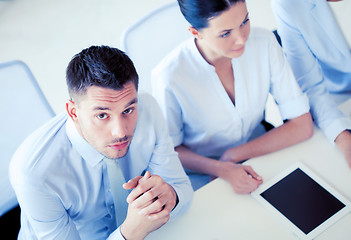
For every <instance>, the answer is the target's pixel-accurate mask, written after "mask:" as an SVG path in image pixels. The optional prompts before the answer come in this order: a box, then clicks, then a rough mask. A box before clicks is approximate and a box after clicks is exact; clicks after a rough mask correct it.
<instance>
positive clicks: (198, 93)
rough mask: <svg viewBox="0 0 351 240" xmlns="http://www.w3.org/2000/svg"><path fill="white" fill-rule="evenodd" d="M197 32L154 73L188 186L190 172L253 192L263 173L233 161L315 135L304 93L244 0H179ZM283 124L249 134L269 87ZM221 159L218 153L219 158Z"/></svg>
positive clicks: (155, 89)
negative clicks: (252, 19) (255, 23)
mask: <svg viewBox="0 0 351 240" xmlns="http://www.w3.org/2000/svg"><path fill="white" fill-rule="evenodd" d="M178 3H179V6H180V9H181V11H182V14H183V15H184V17H185V18H186V20H187V21H188V22H189V24H190V25H191V26H190V27H189V31H190V32H191V34H192V35H193V36H194V38H192V39H190V40H188V41H186V42H184V43H182V44H181V45H180V46H179V47H177V48H176V49H175V50H173V51H172V52H171V53H170V54H169V55H168V56H166V57H165V59H163V60H162V61H161V63H160V64H159V65H158V66H156V68H155V69H154V70H153V73H152V87H153V94H154V96H155V98H156V99H157V101H158V102H159V104H160V106H161V108H162V111H163V113H164V115H165V117H166V119H167V122H168V127H169V130H170V135H171V137H172V139H173V142H174V145H175V149H176V151H177V152H178V153H179V158H180V160H181V161H182V164H183V166H184V167H185V168H186V169H188V170H191V171H193V172H190V173H189V177H190V179H191V180H192V183H193V187H194V189H195V190H196V189H197V188H198V187H199V186H201V185H203V184H204V183H206V181H208V178H207V179H205V180H204V181H203V182H202V183H200V185H199V186H198V185H197V183H196V182H195V180H196V179H197V178H195V177H193V176H194V172H195V173H201V174H204V176H215V177H220V178H223V179H225V180H227V181H228V182H229V183H230V184H231V185H232V187H233V189H234V190H235V191H236V192H238V193H250V192H252V191H253V190H255V189H256V188H257V187H258V186H259V185H260V184H261V183H262V179H261V177H260V176H259V175H258V174H257V173H256V172H254V171H253V169H252V168H251V167H249V166H244V165H241V164H238V162H242V161H244V160H246V159H249V158H252V157H256V156H260V155H263V154H267V153H270V152H273V151H277V150H279V149H282V148H285V147H287V146H290V145H293V144H296V143H298V142H301V141H304V140H306V139H308V138H310V137H311V136H312V133H313V123H312V120H311V116H310V113H309V105H308V99H307V97H306V95H304V94H302V92H301V90H300V88H299V87H298V85H297V83H296V80H295V79H294V76H293V74H292V72H291V70H290V67H289V65H288V64H287V62H286V60H285V58H284V55H283V53H282V51H281V48H280V46H279V45H278V44H277V41H276V40H275V38H274V36H273V34H272V33H270V32H268V31H266V30H263V29H253V30H252V31H251V33H250V20H249V14H248V11H247V8H246V3H245V1H244V0H178ZM269 93H271V94H272V95H273V97H274V98H275V100H276V102H277V104H278V106H279V109H280V113H281V115H282V118H283V119H285V120H288V121H286V122H285V123H284V124H283V125H282V126H280V127H277V128H274V129H272V130H271V131H269V132H267V133H265V134H263V135H262V136H260V137H258V138H256V139H254V140H251V141H250V140H249V138H250V136H251V135H252V134H253V132H254V129H255V128H256V127H257V126H258V125H259V124H260V122H261V121H262V120H263V117H264V109H265V104H266V101H267V97H268V94H269ZM217 159H219V160H220V161H218V160H217Z"/></svg>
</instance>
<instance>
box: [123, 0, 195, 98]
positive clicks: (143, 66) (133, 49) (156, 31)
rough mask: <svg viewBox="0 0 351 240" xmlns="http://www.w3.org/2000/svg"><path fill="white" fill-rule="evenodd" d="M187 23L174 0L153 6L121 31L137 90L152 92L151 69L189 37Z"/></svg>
mask: <svg viewBox="0 0 351 240" xmlns="http://www.w3.org/2000/svg"><path fill="white" fill-rule="evenodd" d="M188 26H189V23H188V22H187V21H186V20H185V19H184V17H183V15H182V13H181V12H180V9H179V6H178V3H177V1H174V2H171V3H168V4H165V5H163V6H161V7H159V8H157V9H155V10H154V11H152V12H150V13H149V14H147V15H146V16H144V17H143V18H141V19H140V20H139V21H137V22H136V23H135V24H133V25H132V26H130V27H129V28H128V29H126V30H125V31H124V33H123V34H122V37H121V45H122V49H123V50H124V51H125V52H126V53H127V54H128V56H129V57H130V58H131V59H132V61H133V62H134V65H135V68H136V70H137V72H138V74H139V79H140V80H139V88H140V90H144V91H147V92H151V85H150V75H151V70H152V69H153V68H154V67H155V66H156V65H157V64H158V63H159V62H160V61H161V59H162V58H163V57H164V56H165V55H167V53H169V52H170V51H171V50H172V49H173V48H175V47H176V46H177V45H179V44H180V43H181V42H183V41H184V40H186V39H188V38H190V37H191V34H190V33H189V31H188V30H187V27H188Z"/></svg>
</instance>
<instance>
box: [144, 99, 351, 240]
mask: <svg viewBox="0 0 351 240" xmlns="http://www.w3.org/2000/svg"><path fill="white" fill-rule="evenodd" d="M341 108H342V109H343V111H344V112H345V113H346V114H347V115H348V116H351V99H350V100H349V101H348V102H347V103H346V104H344V105H342V106H341ZM295 161H301V162H303V163H304V164H305V165H306V166H307V167H309V168H310V169H312V170H313V171H314V172H315V173H316V174H317V175H318V176H319V177H321V178H322V179H324V180H325V181H326V182H327V183H329V184H330V185H331V186H333V187H334V188H335V189H336V190H338V191H339V192H340V193H341V194H343V195H344V196H345V197H346V198H347V199H348V200H351V169H350V168H349V167H348V165H347V163H346V161H345V159H344V157H343V154H342V152H341V151H339V150H338V148H337V147H336V146H335V145H332V144H331V143H330V142H329V141H328V140H327V139H326V137H325V136H324V135H323V133H322V132H321V131H320V130H319V129H317V128H315V132H314V135H313V137H312V138H311V139H309V140H307V141H306V142H303V143H300V144H297V145H295V146H292V147H289V148H286V149H283V150H281V151H278V152H275V153H272V154H268V155H265V156H261V157H257V158H253V159H250V160H249V161H247V162H246V163H245V164H247V165H251V166H252V167H253V168H254V170H255V171H256V172H257V173H258V174H260V175H261V176H262V177H263V179H264V180H269V179H271V178H273V177H274V176H276V175H277V174H279V173H280V172H281V171H283V170H284V169H286V168H287V167H288V166H290V165H291V164H292V163H294V162H295ZM148 239H153V240H161V239H162V240H163V239H167V240H172V239H176V240H179V239H182V240H187V239H191V240H197V239H199V240H215V239H218V240H226V239H239V240H241V239H245V240H250V239H254V240H257V239H269V240H275V239H277V240H278V239H279V240H289V239H295V240H296V239H297V237H296V236H295V235H293V234H292V233H291V232H290V231H289V230H287V228H286V227H285V226H284V225H283V224H282V223H280V222H278V220H277V219H276V218H275V217H274V216H273V215H271V213H270V212H268V211H267V210H266V209H264V208H263V207H262V206H261V205H260V204H259V203H258V202H256V201H255V200H254V199H253V198H252V197H251V196H250V195H239V194H236V193H235V192H234V191H233V190H232V189H231V186H230V185H229V184H228V183H227V182H225V181H224V180H222V179H216V180H214V181H212V182H211V183H209V184H207V185H206V186H204V187H203V188H201V189H199V190H198V191H196V192H195V195H194V200H193V204H192V205H191V207H190V209H189V211H188V212H187V213H186V214H185V215H184V216H181V217H179V218H178V219H176V220H174V221H173V222H169V223H167V224H166V225H165V226H163V227H162V228H161V229H159V230H157V231H155V232H153V233H151V234H150V235H149V237H148ZM316 239H318V240H330V239H333V240H339V239H340V240H350V239H351V214H348V215H347V216H345V217H344V218H342V219H341V220H339V221H338V222H337V223H336V224H334V225H332V226H331V227H330V228H328V229H327V230H326V231H324V232H323V233H322V234H320V235H319V236H318V237H317V238H316Z"/></svg>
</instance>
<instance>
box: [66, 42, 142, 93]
mask: <svg viewBox="0 0 351 240" xmlns="http://www.w3.org/2000/svg"><path fill="white" fill-rule="evenodd" d="M138 79H139V78H138V74H137V72H136V70H135V67H134V64H133V62H132V61H131V60H130V58H129V57H128V56H127V55H126V54H125V53H124V52H122V51H121V50H119V49H117V48H111V47H108V46H91V47H89V48H86V49H84V50H82V51H81V52H80V53H78V54H76V55H75V56H74V57H73V58H72V60H71V61H70V62H69V64H68V66H67V70H66V81H67V86H68V92H69V95H70V97H71V98H74V97H75V96H79V95H82V94H85V92H86V90H87V88H88V87H90V86H97V87H103V88H109V89H113V90H121V89H123V87H124V85H125V84H126V83H128V82H130V81H131V82H133V84H134V86H135V89H136V90H138Z"/></svg>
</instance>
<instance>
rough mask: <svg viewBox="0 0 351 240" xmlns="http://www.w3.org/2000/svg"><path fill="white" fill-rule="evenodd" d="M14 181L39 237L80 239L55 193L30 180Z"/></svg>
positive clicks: (33, 228)
mask: <svg viewBox="0 0 351 240" xmlns="http://www.w3.org/2000/svg"><path fill="white" fill-rule="evenodd" d="M12 182H13V187H14V189H15V192H16V195H17V199H18V202H19V204H20V207H21V211H22V212H23V213H22V214H25V215H26V217H27V219H28V221H29V223H30V226H31V228H32V230H33V231H34V233H35V236H36V237H37V238H38V239H72V240H78V239H80V236H79V233H78V231H77V229H76V227H75V224H74V223H73V221H72V219H71V218H70V217H69V215H68V214H67V212H66V210H65V208H64V206H63V205H62V203H61V201H60V200H59V198H58V197H56V196H55V194H53V193H52V194H50V192H49V191H48V190H44V188H45V187H44V186H41V185H40V184H38V183H36V184H35V183H31V184H29V183H30V180H26V181H22V183H23V184H18V182H17V181H16V182H14V181H12Z"/></svg>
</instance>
